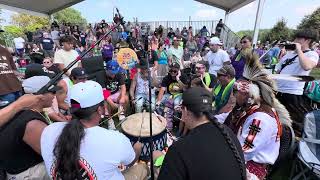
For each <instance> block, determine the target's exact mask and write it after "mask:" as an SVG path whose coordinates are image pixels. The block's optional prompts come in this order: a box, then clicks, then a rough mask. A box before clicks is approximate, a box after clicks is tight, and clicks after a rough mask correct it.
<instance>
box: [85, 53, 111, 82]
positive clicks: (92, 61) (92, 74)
mask: <svg viewBox="0 0 320 180" xmlns="http://www.w3.org/2000/svg"><path fill="white" fill-rule="evenodd" d="M81 64H82V67H83V68H84V69H85V70H86V72H87V74H88V76H89V77H88V79H90V80H93V81H96V82H97V83H99V84H100V85H101V86H102V88H105V87H106V72H105V69H104V64H103V58H102V56H94V57H88V58H83V59H82V61H81Z"/></svg>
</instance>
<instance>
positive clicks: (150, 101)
mask: <svg viewBox="0 0 320 180" xmlns="http://www.w3.org/2000/svg"><path fill="white" fill-rule="evenodd" d="M146 38H148V36H146ZM148 41H149V40H148V39H146V41H145V43H146V44H145V50H144V55H145V58H146V63H147V68H148V82H149V113H150V119H149V122H150V127H149V128H150V137H149V144H150V147H149V149H150V173H151V177H150V180H154V169H153V168H154V164H153V155H152V154H153V138H152V108H151V107H152V105H151V104H152V97H151V96H152V95H151V91H152V90H151V88H152V87H151V72H150V63H149V46H148Z"/></svg>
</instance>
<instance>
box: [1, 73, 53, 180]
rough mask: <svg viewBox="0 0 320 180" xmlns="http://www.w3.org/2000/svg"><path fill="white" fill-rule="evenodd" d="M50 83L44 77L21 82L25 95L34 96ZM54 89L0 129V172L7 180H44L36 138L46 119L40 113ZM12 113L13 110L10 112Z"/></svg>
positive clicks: (42, 165) (38, 140) (51, 97)
mask: <svg viewBox="0 0 320 180" xmlns="http://www.w3.org/2000/svg"><path fill="white" fill-rule="evenodd" d="M49 81H50V78H49V77H47V76H33V77H30V78H28V79H26V80H24V81H23V83H22V86H23V90H24V92H25V93H26V94H33V93H36V92H38V91H39V90H40V89H41V88H42V87H43V86H45V85H46V84H47V83H48V82H49ZM57 90H59V87H58V86H52V87H50V88H49V89H48V90H47V91H46V92H45V93H44V94H43V95H41V97H40V99H41V100H40V101H38V103H33V104H32V105H30V107H29V109H28V110H22V109H21V110H20V111H19V112H17V113H16V115H15V116H13V118H12V119H11V120H10V121H9V122H8V123H6V124H5V125H4V126H3V127H1V129H0V142H1V146H0V159H1V161H0V169H2V170H5V171H6V173H7V179H48V178H49V177H48V175H47V173H46V170H45V166H44V163H43V159H42V157H41V155H40V152H41V149H40V137H41V133H42V131H43V130H44V128H45V127H46V126H47V125H48V124H49V122H50V119H49V118H48V117H47V116H46V114H45V113H44V111H43V109H44V108H48V107H50V106H51V105H52V100H53V98H54V94H55V92H56V91H57ZM13 111H16V110H13Z"/></svg>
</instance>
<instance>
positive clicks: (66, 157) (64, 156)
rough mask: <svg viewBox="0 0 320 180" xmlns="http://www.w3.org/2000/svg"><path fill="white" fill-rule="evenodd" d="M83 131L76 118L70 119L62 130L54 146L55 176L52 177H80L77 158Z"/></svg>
mask: <svg viewBox="0 0 320 180" xmlns="http://www.w3.org/2000/svg"><path fill="white" fill-rule="evenodd" d="M84 135H85V132H84V128H83V126H82V124H81V122H80V121H79V120H78V119H73V120H71V121H70V122H69V123H68V124H67V125H66V126H65V127H64V128H63V130H62V133H61V135H60V137H59V139H58V141H57V143H56V145H55V147H54V150H53V153H54V156H55V158H56V169H55V170H56V177H54V178H53V179H55V178H57V179H64V180H74V179H81V175H80V173H79V172H80V171H79V170H80V168H79V159H80V144H81V140H82V138H83V137H84Z"/></svg>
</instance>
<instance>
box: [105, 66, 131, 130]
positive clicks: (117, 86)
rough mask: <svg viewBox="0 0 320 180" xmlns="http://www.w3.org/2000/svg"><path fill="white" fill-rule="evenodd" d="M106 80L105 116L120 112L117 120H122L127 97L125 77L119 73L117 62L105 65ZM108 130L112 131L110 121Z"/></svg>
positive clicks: (119, 68) (127, 100) (112, 127)
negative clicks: (115, 110)
mask: <svg viewBox="0 0 320 180" xmlns="http://www.w3.org/2000/svg"><path fill="white" fill-rule="evenodd" d="M106 69H107V80H106V90H105V91H104V96H105V99H106V102H107V104H108V106H107V107H108V108H107V109H106V115H107V116H111V112H112V110H114V109H118V112H119V111H122V113H121V114H120V115H119V119H120V120H122V119H124V118H125V117H124V111H125V110H124V107H125V105H126V104H128V102H129V97H128V96H127V95H126V85H125V76H124V74H122V73H121V67H120V66H119V64H118V62H117V61H115V60H111V61H109V62H108V63H107V67H106ZM108 123H109V128H111V129H114V128H115V127H114V125H113V122H112V121H109V122H108Z"/></svg>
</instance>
